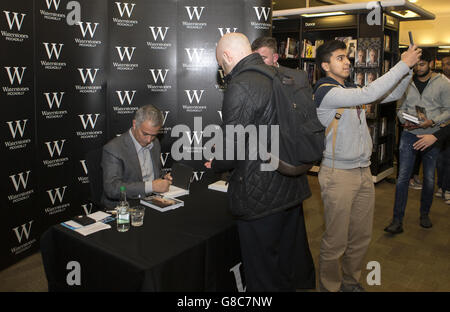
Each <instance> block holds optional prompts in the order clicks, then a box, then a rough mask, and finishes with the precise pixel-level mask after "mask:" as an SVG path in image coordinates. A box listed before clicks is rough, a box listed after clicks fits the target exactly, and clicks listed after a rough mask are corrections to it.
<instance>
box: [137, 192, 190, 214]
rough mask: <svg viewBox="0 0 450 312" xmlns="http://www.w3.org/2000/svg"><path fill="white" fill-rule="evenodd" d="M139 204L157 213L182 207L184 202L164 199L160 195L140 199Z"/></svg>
mask: <svg viewBox="0 0 450 312" xmlns="http://www.w3.org/2000/svg"><path fill="white" fill-rule="evenodd" d="M140 203H141V204H142V205H144V206H147V207H150V208H153V209H156V210H158V211H168V210H172V209H176V208H178V207H182V206H184V202H183V201H182V200H179V199H176V198H169V197H164V196H161V195H151V196H147V197H145V198H143V199H141V201H140Z"/></svg>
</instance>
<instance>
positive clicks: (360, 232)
mask: <svg viewBox="0 0 450 312" xmlns="http://www.w3.org/2000/svg"><path fill="white" fill-rule="evenodd" d="M319 183H320V189H321V192H322V201H323V204H324V219H325V233H324V234H323V237H322V242H321V245H320V256H319V285H320V290H321V291H339V288H340V286H341V282H342V283H343V284H345V285H354V284H357V283H358V281H359V278H360V276H361V269H362V261H363V259H364V256H365V254H366V251H367V248H368V246H369V243H370V238H371V235H372V221H373V209H374V204H375V188H374V185H373V182H372V174H371V172H370V168H368V167H367V168H355V169H332V168H329V167H325V166H321V168H320V172H319ZM341 256H342V271H341V265H340V258H341Z"/></svg>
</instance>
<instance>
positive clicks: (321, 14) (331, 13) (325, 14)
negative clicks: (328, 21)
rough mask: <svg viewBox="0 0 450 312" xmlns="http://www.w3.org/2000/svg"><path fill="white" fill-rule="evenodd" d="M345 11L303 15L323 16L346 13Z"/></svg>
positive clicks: (306, 15)
mask: <svg viewBox="0 0 450 312" xmlns="http://www.w3.org/2000/svg"><path fill="white" fill-rule="evenodd" d="M345 14H346V13H345V12H341V11H339V12H325V13H310V14H302V16H303V17H321V16H335V15H345Z"/></svg>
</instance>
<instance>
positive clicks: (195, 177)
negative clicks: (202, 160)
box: [191, 171, 206, 183]
mask: <svg viewBox="0 0 450 312" xmlns="http://www.w3.org/2000/svg"><path fill="white" fill-rule="evenodd" d="M205 173H206V171H193V173H192V177H191V183H192V182H194V181H195V182H200V181H201V180H202V178H203V175H204V174H205Z"/></svg>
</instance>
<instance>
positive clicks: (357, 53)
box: [278, 35, 391, 67]
mask: <svg viewBox="0 0 450 312" xmlns="http://www.w3.org/2000/svg"><path fill="white" fill-rule="evenodd" d="M334 39H335V40H340V41H342V42H344V43H345V44H346V46H347V57H348V58H356V63H355V65H359V66H367V67H371V66H373V67H376V66H378V63H379V59H380V52H381V51H383V50H384V51H387V52H390V51H391V37H390V36H389V35H384V40H383V42H384V45H383V49H382V43H381V38H380V37H374V38H360V39H359V40H357V39H354V38H353V37H350V36H349V37H335V38H334ZM324 42H325V41H324V40H322V39H317V40H315V41H314V42H313V41H311V40H309V39H303V40H302V41H301V43H300V41H299V40H297V39H295V38H292V37H288V38H287V39H286V40H283V41H281V42H280V43H279V45H278V54H279V55H280V57H281V58H298V57H301V58H315V57H316V51H317V49H318V48H319V47H320V46H321V45H322V44H324Z"/></svg>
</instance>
